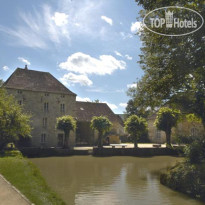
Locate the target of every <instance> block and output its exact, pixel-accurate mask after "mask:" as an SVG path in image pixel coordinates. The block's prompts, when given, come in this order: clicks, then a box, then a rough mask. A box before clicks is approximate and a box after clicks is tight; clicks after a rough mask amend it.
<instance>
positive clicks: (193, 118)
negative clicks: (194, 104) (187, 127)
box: [186, 113, 201, 123]
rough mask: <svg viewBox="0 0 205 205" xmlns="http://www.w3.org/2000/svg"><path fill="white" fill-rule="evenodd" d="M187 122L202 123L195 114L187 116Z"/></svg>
mask: <svg viewBox="0 0 205 205" xmlns="http://www.w3.org/2000/svg"><path fill="white" fill-rule="evenodd" d="M186 120H187V121H188V122H196V123H201V119H200V118H199V117H197V116H196V115H195V114H193V113H190V114H187V115H186Z"/></svg>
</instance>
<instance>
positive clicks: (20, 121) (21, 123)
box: [0, 88, 31, 150]
mask: <svg viewBox="0 0 205 205" xmlns="http://www.w3.org/2000/svg"><path fill="white" fill-rule="evenodd" d="M30 117H31V116H29V115H27V114H25V113H23V111H22V108H21V106H19V105H18V104H17V103H16V101H15V100H14V98H13V97H12V96H11V95H8V94H7V93H6V91H5V90H4V89H2V88H0V150H2V149H3V148H4V146H5V145H6V144H8V143H10V142H14V143H16V142H17V141H18V140H19V138H20V137H21V138H22V137H28V136H30V132H31V126H30Z"/></svg>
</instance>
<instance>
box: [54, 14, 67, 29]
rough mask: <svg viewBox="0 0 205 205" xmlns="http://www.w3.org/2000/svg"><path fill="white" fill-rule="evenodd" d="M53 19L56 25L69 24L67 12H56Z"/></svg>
mask: <svg viewBox="0 0 205 205" xmlns="http://www.w3.org/2000/svg"><path fill="white" fill-rule="evenodd" d="M51 19H52V20H54V22H55V24H56V26H64V25H66V24H68V15H67V14H65V13H59V12H55V14H54V16H52V17H51Z"/></svg>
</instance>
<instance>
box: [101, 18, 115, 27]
mask: <svg viewBox="0 0 205 205" xmlns="http://www.w3.org/2000/svg"><path fill="white" fill-rule="evenodd" d="M101 19H102V20H103V21H105V22H106V23H108V24H110V25H111V26H112V24H113V22H112V19H111V18H108V17H107V16H101Z"/></svg>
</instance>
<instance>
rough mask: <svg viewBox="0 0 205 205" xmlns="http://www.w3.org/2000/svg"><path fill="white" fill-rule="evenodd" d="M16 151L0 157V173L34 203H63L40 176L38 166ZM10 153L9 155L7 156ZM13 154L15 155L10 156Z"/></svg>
mask: <svg viewBox="0 0 205 205" xmlns="http://www.w3.org/2000/svg"><path fill="white" fill-rule="evenodd" d="M14 152H17V151H13V153H12V152H10V153H7V156H4V157H0V173H1V174H2V175H3V176H4V177H5V178H6V179H7V180H8V181H9V182H10V183H11V184H12V185H14V186H15V187H16V188H17V189H19V190H20V191H21V193H22V194H24V195H25V196H26V197H27V198H28V199H29V200H30V201H31V202H32V203H35V204H38V205H40V204H65V203H64V201H63V200H62V199H61V198H60V197H59V196H58V195H57V194H56V193H55V192H53V191H52V190H51V189H50V187H48V185H47V184H46V182H45V180H44V178H43V177H42V176H41V173H40V171H39V170H38V168H37V167H36V166H35V165H34V164H33V163H32V162H31V161H29V160H28V159H27V158H23V157H22V156H21V155H20V154H18V155H17V156H16V153H14ZM8 155H10V156H8ZM12 155H15V156H12Z"/></svg>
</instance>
